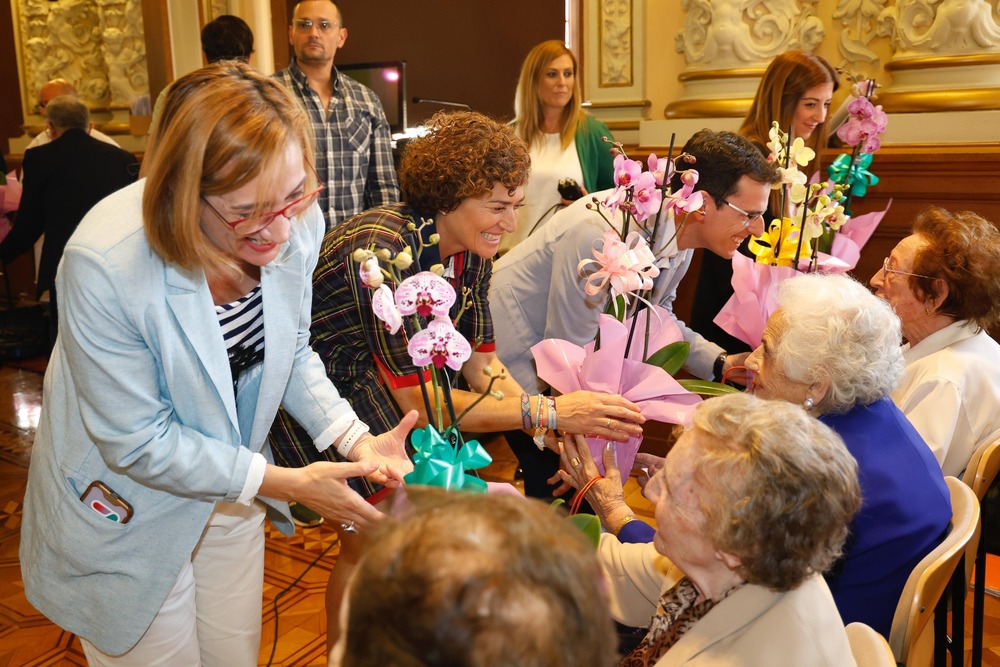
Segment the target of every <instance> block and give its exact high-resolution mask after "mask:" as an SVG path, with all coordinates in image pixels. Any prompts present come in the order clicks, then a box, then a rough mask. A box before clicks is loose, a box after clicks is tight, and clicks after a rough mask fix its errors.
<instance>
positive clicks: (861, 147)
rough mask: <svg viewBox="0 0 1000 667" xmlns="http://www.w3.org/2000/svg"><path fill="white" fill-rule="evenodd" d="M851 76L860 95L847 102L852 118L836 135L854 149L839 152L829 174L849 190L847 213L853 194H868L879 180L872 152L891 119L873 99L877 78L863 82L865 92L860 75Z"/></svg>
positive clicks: (860, 195)
mask: <svg viewBox="0 0 1000 667" xmlns="http://www.w3.org/2000/svg"><path fill="white" fill-rule="evenodd" d="M851 79H852V80H853V81H854V82H855V84H854V93H855V94H856V95H857V96H858V97H857V99H855V100H853V101H851V103H850V104H849V105H848V107H847V112H848V113H849V114H850V118H849V119H848V120H847V122H846V123H844V124H843V125H841V126H840V128H839V129H838V130H837V136H838V137H840V139H841V141H843V142H844V143H845V144H847V145H848V146H853V148H854V150H853V151H852V152H851V154H850V155H848V154H846V153H842V154H840V155H838V156H837V158H836V159H835V160H834V161H833V164H831V165H830V167H829V170H828V172H829V175H830V178H831V179H833V181H834V182H836V183H840V184H843V185H844V186H845V189H846V190H847V196H846V199H845V202H844V208H845V209H846V210H847V214H848V215H850V213H851V209H850V204H851V198H852V197H863V196H865V194H866V193H867V192H868V188H869V187H872V186H874V185H877V184H878V176H876V175H875V174H873V173H872V172H871V171H869V169H868V168H869V167H870V166H871V164H872V154H873V153H875V152H876V151H877V150H878V149H879V148H881V147H882V134H884V133H885V129H886V126H887V125H888V123H889V119H888V117H887V116H886V114H885V112H884V111H882V105H881V104H880V105H878V106H875V105H873V104H872V102H871V97H872V95H873V93H874V92H875V89H876V88H877V85H876V84H875V82H874V81H867V82H863V87H864V94H862V90H861V87H862V83H859V77H856V76H851Z"/></svg>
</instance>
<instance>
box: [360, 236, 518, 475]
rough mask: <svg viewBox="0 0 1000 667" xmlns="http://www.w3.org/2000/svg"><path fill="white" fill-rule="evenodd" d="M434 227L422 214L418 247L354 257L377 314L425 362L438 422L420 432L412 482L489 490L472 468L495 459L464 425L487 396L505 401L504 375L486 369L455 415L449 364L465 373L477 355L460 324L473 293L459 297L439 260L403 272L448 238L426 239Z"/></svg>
mask: <svg viewBox="0 0 1000 667" xmlns="http://www.w3.org/2000/svg"><path fill="white" fill-rule="evenodd" d="M431 224H433V223H432V221H430V220H423V219H422V220H421V224H420V226H419V227H418V226H417V225H416V224H414V223H410V225H409V226H408V227H409V229H410V231H416V232H418V233H417V235H416V236H417V238H418V246H417V247H416V248H415V249H407V250H402V251H400V252H399V253H397V254H396V255H395V256H393V255H392V254H391V253H390V252H389V251H388V250H387V249H385V248H379V249H376V248H374V247H372V248H362V249H358V250H355V251H354V253H353V255H352V259H353V261H354V262H355V263H356V264H357V265H358V272H359V275H360V278H361V283H362V284H363V285H364V286H365V287H367V288H369V289H372V290H374V294H373V295H372V311H373V312H374V314H375V316H376V317H377V318H378V319H379V320H380V321H381V322H382V323H383V325H384V326H385V328H386V329H387V330H388V331H389V333H391V334H399V333H400V332H402V334H401V335H404V336H406V339H407V352H408V353H409V355H410V358H411V359H412V360H413V364H414V365H415V366H417V367H418V371H417V377H418V378H419V381H420V389H421V394H422V396H423V401H424V409H425V410H426V414H427V417H428V421H429V422H430V423H429V424H428V425H427V426H425V427H424V428H422V429H416V430H414V431H413V434H412V436H411V442H412V445H413V448H414V450H415V451H414V456H413V465H414V469H413V472H411V473H409V474H408V475H406V477H405V478H404V479H405V480H406V482H407V483H410V484H427V485H431V486H442V487H444V488H447V489H462V490H469V491H477V492H485V491H486V488H487V486H486V483H485V482H483V481H482V480H481V479H479V478H478V477H477V476H473V475H469V474H468V473H467V471H469V470H476V469H479V468H483V467H485V466H487V465H489V463H490V462H491V461H492V459H491V457H490V456H489V454H488V453H487V452H486V450H485V449H484V448H483V446H482V445H481V444H480V443H479V442H478V441H476V440H469V441H464V440H463V438H462V433H461V431H460V430H459V425H460V423H461V421H462V418H463V417H464V416H465V415H466V414H468V412H469V410H471V409H472V408H473V407H475V406H476V405H478V403H479V402H480V401H482V400H484V399H485V398H486V397H487V396H492V397H494V398H496V399H498V400H499V399H502V398H503V394H502V393H501V392H499V391H494V390H493V384H494V383H495V382H496V381H497V380H500V379H502V378H503V377H504V376H502V375H500V376H493V375H492V371H491V370H490V369H489V368H488V367H487V368H486V369H485V370H484V372H485V373H486V374H487V376H489V378H490V379H489V384H488V385H487V388H486V390H485V391H484V392H483V393H482V394H481V395H480V396H479V398H478V399H476V401H475V402H474V403H473V404H472V405H470V406H469V407H468V408H466V409H465V410H464V411H463V412H462V413H461V414H455V409H454V404H453V401H452V399H451V389H452V380H451V378H450V377H449V374H448V373H447V372H446V370H445V369H446V368H450V369H452V370H453V371H456V376H457V372H458V371H460V370H461V369H462V365H463V364H464V363H465V362H466V361H468V359H469V358H470V357H471V355H472V346H471V345H470V344H469V342H468V341H467V340H465V338H464V337H463V336H462V334H460V333H459V332H458V331H457V330H456V328H455V324H456V322H458V320H459V319H460V318H461V317H462V314H463V313H464V312H465V310H466V309H467V308H468V307H469V306H470V304H469V301H468V296H469V295H468V293H462V294H456V292H455V288H454V287H452V285H451V284H450V283H449V282H448V281H447V280H445V279H444V278H443V277H442V276H443V275H444V267H443V266H442V265H441V264H435V265H434V266H432V267H431V270H430V271H421V272H419V273H416V274H413V275H410V276H408V277H406V278H404V277H403V272H404V271H406V270H407V269H409V268H410V267H411V266H412V265H413V261H414V256H416V257H417V258H418V259H419V257H420V254H421V253H422V252H423V250H424V248H425V247H427V246H429V245H434V244H436V243H437V242H438V241H439V240H440V239H439V237H438V235H437V234H431V235H430V236H429V239H428V241H427V242H425V241H424V240H423V236H422V235H421V234H420V233H419V232H420V231H421V230H423V229H424V228H425V227H427V226H429V225H431ZM458 299H461V300H462V301H461V302H460V305H459V308H458V312H457V314H456V315H455V317H454V319H452V318H451V317H450V315H449V313H450V312H451V309H452V307H453V306H454V305H455V303H456V301H457V300H458ZM428 385H429V386H428ZM445 412H447V413H448V421H447V425H446V421H445Z"/></svg>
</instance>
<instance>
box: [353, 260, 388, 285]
mask: <svg viewBox="0 0 1000 667" xmlns="http://www.w3.org/2000/svg"><path fill="white" fill-rule="evenodd" d="M358 274H359V275H360V276H361V284H362V285H364V286H365V287H370V288H372V289H378V288H379V287H381V286H382V281H383V280H384V278H385V277H384V276H383V275H382V268H381V267H380V266H379V264H378V257H376V256H375V255H371V256H370V257H368V258H367V259H365V260H364V261H363V262H361V268H360V269H359V270H358Z"/></svg>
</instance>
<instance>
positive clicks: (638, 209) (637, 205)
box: [632, 171, 663, 222]
mask: <svg viewBox="0 0 1000 667" xmlns="http://www.w3.org/2000/svg"><path fill="white" fill-rule="evenodd" d="M662 201H663V192H661V191H660V189H659V188H658V187H656V177H655V176H654V175H653V174H651V173H650V172H648V171H644V172H642V174H640V175H639V178H637V179H636V181H635V192H633V194H632V206H633V207H634V211H633V212H634V214H635V219H636V221H637V222H642V221H643V220H645V219H646V218H648V217H649V216H651V215H656V213H657V212H658V211H659V210H660V202H662Z"/></svg>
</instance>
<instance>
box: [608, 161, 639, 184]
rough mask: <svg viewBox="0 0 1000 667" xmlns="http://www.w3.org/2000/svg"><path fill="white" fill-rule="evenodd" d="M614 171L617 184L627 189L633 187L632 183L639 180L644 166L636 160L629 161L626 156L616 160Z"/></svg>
mask: <svg viewBox="0 0 1000 667" xmlns="http://www.w3.org/2000/svg"><path fill="white" fill-rule="evenodd" d="M614 169H615V184H616V185H619V186H621V187H626V188H627V187H629V186H630V185H632V182H633V181H635V179H637V178H639V174H641V173H642V165H641V164H640V163H639V162H637V161H635V160H629V159H628V158H627V157H625V156H624V155H619V156H617V157H616V158H615V167H614Z"/></svg>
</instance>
